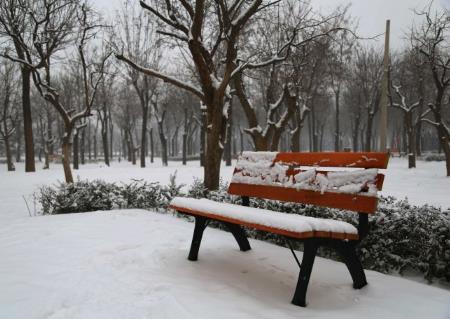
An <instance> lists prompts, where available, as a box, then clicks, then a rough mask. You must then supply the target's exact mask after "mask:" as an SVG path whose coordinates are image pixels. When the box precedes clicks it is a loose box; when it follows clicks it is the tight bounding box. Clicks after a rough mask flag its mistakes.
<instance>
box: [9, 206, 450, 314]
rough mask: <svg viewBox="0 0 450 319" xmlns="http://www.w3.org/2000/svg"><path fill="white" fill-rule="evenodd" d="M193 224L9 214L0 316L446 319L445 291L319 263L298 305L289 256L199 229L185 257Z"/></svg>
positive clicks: (142, 216)
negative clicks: (355, 283)
mask: <svg viewBox="0 0 450 319" xmlns="http://www.w3.org/2000/svg"><path fill="white" fill-rule="evenodd" d="M192 228H193V224H191V223H187V222H186V221H184V220H181V219H177V218H174V217H172V216H171V215H163V214H158V213H152V212H146V211H139V210H126V211H113V212H98V213H88V214H71V215H64V216H62V215H60V216H46V217H36V218H26V217H25V218H18V219H15V220H14V221H11V222H10V223H9V224H7V225H5V224H3V223H2V224H1V225H0V260H1V262H0V318H5V319H19V318H20V319H21V318H23V319H34V318H36V319H37V318H48V319H58V318H61V319H71V318H82V319H88V318H93V319H94V318H95V319H103V318H107V319H111V318H118V319H119V318H120V319H126V318H130V319H136V318H158V319H160V318H196V319H197V318H208V319H209V318H237V319H240V318H277V319H282V318H317V319H320V318H345V319H350V318H408V319H413V318H421V319H422V318H434V319H438V318H450V292H449V291H447V290H442V289H439V288H436V287H432V286H428V285H423V284H420V283H416V282H413V281H410V280H406V279H402V278H398V277H392V276H386V275H382V274H380V273H376V272H371V271H368V272H367V276H368V281H369V285H368V286H367V287H365V288H364V289H362V290H353V289H352V287H351V279H350V276H349V274H348V272H347V270H346V269H345V266H344V265H343V264H340V263H337V262H333V261H330V260H326V259H322V258H319V259H318V260H317V262H316V264H315V268H314V271H313V276H312V281H311V284H310V288H309V291H308V301H309V305H308V307H307V308H299V307H296V306H292V305H291V304H290V303H289V302H290V299H291V297H292V293H293V291H294V287H295V284H296V280H297V274H298V268H297V265H296V264H295V262H294V260H293V258H292V256H291V255H290V252H289V250H287V249H284V248H281V247H277V246H274V245H271V244H268V243H264V242H259V241H255V240H251V245H252V247H253V250H252V251H249V252H246V253H242V252H240V251H239V250H238V249H237V245H236V243H235V242H234V239H233V238H232V236H231V235H230V234H228V233H225V232H222V231H219V230H215V229H208V230H207V231H206V232H205V236H204V239H205V240H204V242H203V243H202V247H201V250H200V256H199V260H198V262H189V261H188V260H187V259H186V256H187V252H188V247H189V244H190V239H191V234H192ZM300 254H301V253H300Z"/></svg>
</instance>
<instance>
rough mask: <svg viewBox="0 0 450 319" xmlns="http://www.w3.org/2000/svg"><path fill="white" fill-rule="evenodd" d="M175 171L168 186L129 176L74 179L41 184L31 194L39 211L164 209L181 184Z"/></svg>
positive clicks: (176, 193) (47, 212) (79, 211)
mask: <svg viewBox="0 0 450 319" xmlns="http://www.w3.org/2000/svg"><path fill="white" fill-rule="evenodd" d="M175 178H176V175H172V176H171V177H170V184H169V185H168V186H163V185H160V184H159V183H149V182H145V181H143V180H133V181H132V182H131V183H130V184H116V183H107V182H104V181H101V180H94V181H81V180H80V181H76V182H75V183H73V184H66V183H59V184H57V185H55V186H43V187H41V188H40V189H39V191H38V192H37V193H36V194H35V197H36V199H37V201H38V202H39V204H40V206H41V210H40V213H41V214H43V215H55V214H68V213H83V212H92V211H97V210H111V209H117V208H141V209H165V208H167V205H168V204H169V202H170V200H171V199H172V198H173V197H175V196H177V195H179V194H180V189H181V188H182V187H183V185H176V182H175Z"/></svg>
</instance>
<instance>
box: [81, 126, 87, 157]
mask: <svg viewBox="0 0 450 319" xmlns="http://www.w3.org/2000/svg"><path fill="white" fill-rule="evenodd" d="M85 145H86V131H85V129H84V128H83V130H82V131H81V138H80V162H81V165H84V164H86V154H85V153H86V152H85V151H86V147H85Z"/></svg>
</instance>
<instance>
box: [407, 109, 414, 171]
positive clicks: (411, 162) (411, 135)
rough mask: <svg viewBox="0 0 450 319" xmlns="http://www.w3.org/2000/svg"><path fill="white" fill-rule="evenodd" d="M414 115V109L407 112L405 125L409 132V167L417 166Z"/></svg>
mask: <svg viewBox="0 0 450 319" xmlns="http://www.w3.org/2000/svg"><path fill="white" fill-rule="evenodd" d="M412 116H413V114H412V111H410V112H407V113H406V114H405V127H406V132H407V134H408V168H415V167H416V131H415V129H414V126H413V119H412Z"/></svg>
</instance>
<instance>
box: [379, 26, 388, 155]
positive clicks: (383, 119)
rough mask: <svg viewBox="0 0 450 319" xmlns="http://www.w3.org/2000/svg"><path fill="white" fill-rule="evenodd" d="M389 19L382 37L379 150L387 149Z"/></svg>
mask: <svg viewBox="0 0 450 319" xmlns="http://www.w3.org/2000/svg"><path fill="white" fill-rule="evenodd" d="M390 25H391V21H390V20H386V34H385V37H384V59H383V69H384V70H383V82H382V84H381V99H380V143H379V146H380V151H381V152H385V151H386V150H387V146H386V137H387V117H388V114H387V113H388V110H387V104H388V89H389V33H390Z"/></svg>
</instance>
